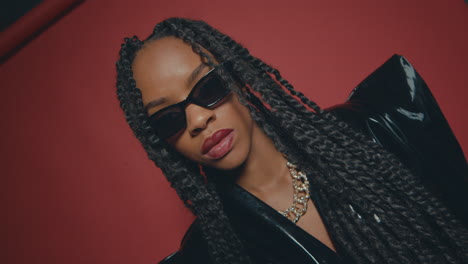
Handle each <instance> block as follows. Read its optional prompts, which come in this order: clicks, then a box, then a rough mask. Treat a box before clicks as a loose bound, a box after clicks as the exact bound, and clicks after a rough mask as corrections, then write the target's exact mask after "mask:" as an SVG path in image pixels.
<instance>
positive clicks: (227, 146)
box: [205, 131, 234, 159]
mask: <svg viewBox="0 0 468 264" xmlns="http://www.w3.org/2000/svg"><path fill="white" fill-rule="evenodd" d="M233 140H234V131H232V132H231V133H229V134H228V135H227V136H225V137H224V138H223V139H221V141H220V142H219V143H218V144H216V145H215V146H214V147H212V148H211V149H210V151H208V153H206V154H205V155H207V156H208V157H210V158H212V159H220V158H222V157H224V156H225V155H226V154H227V153H228V152H229V151H230V150H231V149H232V142H233Z"/></svg>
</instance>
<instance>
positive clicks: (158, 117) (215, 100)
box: [149, 63, 231, 139]
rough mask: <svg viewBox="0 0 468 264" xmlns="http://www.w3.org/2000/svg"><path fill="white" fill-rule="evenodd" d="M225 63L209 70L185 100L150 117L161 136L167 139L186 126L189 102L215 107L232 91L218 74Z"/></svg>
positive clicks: (152, 125) (153, 126) (151, 123)
mask: <svg viewBox="0 0 468 264" xmlns="http://www.w3.org/2000/svg"><path fill="white" fill-rule="evenodd" d="M223 65H224V63H223V64H219V65H217V66H216V67H214V68H213V69H211V70H210V71H209V72H207V73H206V74H205V75H204V76H203V77H202V78H201V79H200V80H199V81H198V82H197V83H196V84H195V86H193V88H192V90H191V91H190V93H189V95H188V96H187V98H186V99H185V100H184V101H182V102H179V103H176V104H173V105H170V106H167V107H164V108H163V109H161V110H159V111H157V112H156V113H154V114H152V115H151V116H150V117H149V120H150V125H151V127H152V128H153V129H154V131H155V132H156V134H157V135H158V136H159V137H160V138H162V139H167V138H169V137H171V136H174V135H176V134H177V133H179V132H180V131H182V130H183V129H185V128H186V126H187V120H186V115H185V108H186V107H187V106H188V105H189V104H196V105H198V106H201V107H204V108H209V109H213V108H215V107H216V106H217V105H218V104H219V103H220V102H221V101H222V99H224V97H226V96H227V95H228V94H229V93H230V92H231V91H230V90H229V88H228V87H227V86H226V83H225V82H224V81H223V80H222V79H221V77H220V76H219V74H218V68H219V67H222V66H223Z"/></svg>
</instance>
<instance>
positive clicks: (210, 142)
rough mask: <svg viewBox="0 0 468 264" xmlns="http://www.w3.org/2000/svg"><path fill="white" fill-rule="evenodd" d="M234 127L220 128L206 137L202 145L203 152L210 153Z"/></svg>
mask: <svg viewBox="0 0 468 264" xmlns="http://www.w3.org/2000/svg"><path fill="white" fill-rule="evenodd" d="M232 131H233V130H232V129H220V130H218V131H216V132H215V133H213V135H211V136H210V137H209V138H207V139H205V142H203V146H202V154H206V153H208V152H209V151H210V150H211V149H212V148H213V147H214V146H216V144H218V143H219V142H221V140H223V139H224V138H225V137H226V136H227V135H229V134H230V133H231V132H232Z"/></svg>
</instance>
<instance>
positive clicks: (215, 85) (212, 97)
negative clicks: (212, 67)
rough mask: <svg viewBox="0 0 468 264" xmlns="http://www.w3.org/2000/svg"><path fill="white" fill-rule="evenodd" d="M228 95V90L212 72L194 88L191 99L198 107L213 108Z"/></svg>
mask: <svg viewBox="0 0 468 264" xmlns="http://www.w3.org/2000/svg"><path fill="white" fill-rule="evenodd" d="M228 93H229V89H227V88H226V86H225V85H224V82H223V81H222V80H221V78H220V77H219V76H218V75H217V74H216V73H214V72H212V73H210V74H209V75H208V76H206V78H204V79H203V80H201V81H200V82H199V83H198V84H197V86H196V87H194V91H193V94H192V98H193V101H194V102H195V103H196V104H198V105H200V106H203V107H213V106H215V105H216V104H217V103H218V102H220V101H221V99H223V98H224V97H225V96H226V95H227V94H228Z"/></svg>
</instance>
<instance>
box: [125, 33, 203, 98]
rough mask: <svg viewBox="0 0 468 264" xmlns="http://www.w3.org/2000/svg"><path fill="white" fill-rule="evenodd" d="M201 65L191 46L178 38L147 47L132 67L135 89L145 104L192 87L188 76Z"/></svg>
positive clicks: (157, 42) (167, 39)
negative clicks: (136, 88)
mask: <svg viewBox="0 0 468 264" xmlns="http://www.w3.org/2000/svg"><path fill="white" fill-rule="evenodd" d="M201 63H202V59H201V57H200V56H199V55H198V54H196V53H195V52H194V51H193V50H192V47H191V46H190V45H188V44H187V43H185V42H183V41H182V40H180V39H177V38H175V37H166V38H162V39H158V40H155V41H153V42H150V43H147V44H145V46H144V47H143V48H142V49H141V50H139V51H138V53H137V55H136V56H135V59H134V61H133V64H132V71H133V77H134V79H135V81H136V86H137V87H138V88H139V89H140V90H141V92H142V95H143V103H144V104H146V103H147V102H148V101H151V100H153V99H155V98H157V97H159V96H161V94H163V95H164V96H166V95H167V94H170V93H171V91H172V92H173V91H176V90H178V89H180V88H184V87H187V86H189V85H190V84H188V83H187V79H188V76H190V74H191V73H192V72H193V70H194V69H195V68H197V66H199V65H200V64H201Z"/></svg>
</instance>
